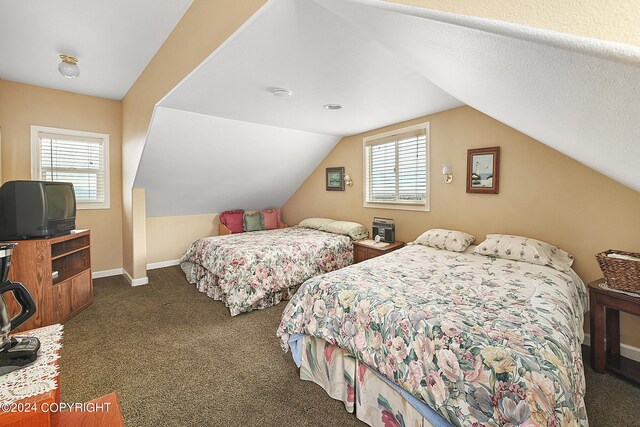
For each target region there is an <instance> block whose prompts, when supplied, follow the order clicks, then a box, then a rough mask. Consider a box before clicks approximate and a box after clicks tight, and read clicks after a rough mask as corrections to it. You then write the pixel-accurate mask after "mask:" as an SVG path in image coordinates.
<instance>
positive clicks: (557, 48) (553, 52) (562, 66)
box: [318, 0, 640, 191]
mask: <svg viewBox="0 0 640 427" xmlns="http://www.w3.org/2000/svg"><path fill="white" fill-rule="evenodd" d="M318 2H319V3H320V4H322V5H324V6H325V7H327V8H329V9H330V10H332V11H333V12H334V13H336V14H337V15H339V16H341V17H342V18H344V19H346V20H347V21H349V22H351V23H353V24H354V25H355V26H357V27H358V28H360V29H361V30H362V31H363V32H365V33H366V34H367V35H368V36H369V37H371V38H372V39H374V40H376V41H378V42H379V43H380V44H381V45H383V46H385V47H386V48H387V49H389V50H390V51H392V52H394V54H396V55H397V56H398V57H399V58H400V59H401V60H403V61H404V62H405V63H407V64H410V65H411V66H412V67H414V68H415V69H416V70H419V72H420V73H421V74H423V75H424V76H425V77H427V78H428V79H429V80H430V81H432V82H433V83H435V84H436V85H438V86H439V87H440V88H442V89H444V90H445V91H446V92H447V93H449V94H451V95H453V96H454V97H456V98H457V99H459V100H461V101H462V102H464V103H465V104H467V105H470V106H471V107H474V108H475V109H477V110H480V111H482V112H483V113H485V114H487V115H489V116H491V117H493V118H494V119H496V120H499V121H501V122H503V123H505V124H507V125H509V126H511V127H513V128H514V129H517V130H519V131H520V132H522V133H524V134H526V135H528V136H531V137H532V138H534V139H536V140H538V141H540V142H542V143H544V144H546V145H548V146H550V147H552V148H554V149H556V150H558V151H560V152H561V153H564V154H566V155H568V156H569V157H572V158H574V159H575V160H578V161H579V162H581V163H584V164H585V165H587V166H589V167H590V168H592V169H594V170H596V171H598V172H600V173H602V174H604V175H606V176H608V177H610V178H612V179H614V180H616V181H618V182H620V183H622V184H624V185H626V186H628V187H630V188H632V189H634V190H636V191H640V172H639V171H638V162H639V161H640V127H639V126H637V123H638V121H639V120H640V102H638V100H639V99H640V49H639V48H637V47H632V46H626V45H621V44H614V43H608V42H602V41H598V40H593V39H586V38H579V37H574V36H569V35H564V34H560V33H554V32H552V31H547V30H537V29H534V28H530V27H524V26H519V25H514V24H508V23H503V22H496V21H489V20H485V19H479V18H472V17H463V16H457V15H452V14H448V13H443V12H434V11H429V10H424V9H417V8H411V7H407V6H400V5H395V4H393V5H392V4H385V3H381V2H371V1H341V0H318Z"/></svg>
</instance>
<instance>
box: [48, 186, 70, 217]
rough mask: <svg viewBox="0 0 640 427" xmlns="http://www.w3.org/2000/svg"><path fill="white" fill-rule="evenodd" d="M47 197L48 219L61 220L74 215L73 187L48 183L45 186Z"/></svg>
mask: <svg viewBox="0 0 640 427" xmlns="http://www.w3.org/2000/svg"><path fill="white" fill-rule="evenodd" d="M45 192H46V197H47V217H48V220H49V221H57V220H63V219H66V218H70V217H73V216H74V212H73V208H74V206H75V203H74V200H73V199H74V195H73V187H71V186H70V185H65V184H62V185H60V184H55V183H53V184H49V183H47V185H46V186H45Z"/></svg>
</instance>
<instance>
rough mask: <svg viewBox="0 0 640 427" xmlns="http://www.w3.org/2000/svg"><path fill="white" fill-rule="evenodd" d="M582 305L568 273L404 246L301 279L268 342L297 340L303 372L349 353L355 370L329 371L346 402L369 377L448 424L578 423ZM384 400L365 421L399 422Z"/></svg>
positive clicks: (581, 415)
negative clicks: (340, 383)
mask: <svg viewBox="0 0 640 427" xmlns="http://www.w3.org/2000/svg"><path fill="white" fill-rule="evenodd" d="M586 298H587V297H586V289H585V286H584V283H583V282H582V281H581V280H580V278H579V277H578V276H577V275H576V274H575V273H574V272H573V271H572V270H571V271H568V272H561V271H558V270H555V269H553V268H550V267H546V266H541V265H534V264H529V263H525V262H520V261H510V260H505V259H500V258H493V257H487V256H482V255H474V254H464V253H454V252H449V251H445V250H440V249H434V248H430V247H426V246H421V245H411V246H407V247H405V248H403V249H400V250H398V251H395V252H393V253H391V254H388V255H385V256H383V257H379V258H375V259H372V260H369V261H365V262H363V263H360V264H356V265H353V266H351V267H348V268H345V269H342V270H339V271H335V272H332V273H329V274H325V275H322V276H318V277H315V278H313V279H311V280H308V281H307V282H306V283H304V284H303V285H302V286H301V287H300V289H299V290H298V292H297V293H296V295H295V296H294V297H293V299H292V300H291V301H290V302H289V304H288V305H287V307H286V308H285V311H284V313H283V317H282V322H281V324H280V327H279V329H278V332H277V335H278V337H279V339H280V340H281V344H282V346H283V349H285V351H286V350H287V349H288V348H289V345H290V343H293V342H294V338H295V337H300V336H303V337H305V340H304V341H302V342H303V343H304V346H305V348H304V349H303V350H302V353H303V358H306V359H308V360H307V363H306V366H307V370H309V371H313V370H316V371H318V372H320V371H321V370H319V369H318V368H317V367H316V366H317V365H318V364H319V363H320V362H322V361H323V360H325V359H326V361H327V366H330V365H332V364H335V363H333V362H330V360H331V359H332V358H333V359H335V353H336V351H334V350H335V349H336V348H338V349H339V350H344V352H345V353H348V354H349V355H352V356H351V357H352V358H353V359H354V361H355V362H354V363H355V365H354V366H357V367H358V368H357V369H356V370H355V371H354V370H353V369H351V370H350V371H349V370H348V369H346V368H344V366H345V365H348V364H349V363H351V362H349V359H348V358H343V360H344V361H343V362H340V368H339V369H341V370H342V369H346V370H344V372H345V373H344V375H343V376H344V378H349V379H350V384H347V386H346V388H345V391H344V392H343V395H344V396H345V397H344V399H343V401H344V402H345V405H347V401H348V400H351V401H353V399H354V397H353V395H354V394H357V397H356V399H357V400H358V401H359V400H360V399H361V398H360V394H361V393H360V391H357V390H356V391H354V390H353V389H354V388H357V387H358V384H359V381H360V386H362V384H361V382H362V381H363V380H362V379H361V378H362V377H363V375H362V374H363V373H366V372H368V371H369V370H371V371H374V372H375V373H376V374H377V375H379V376H380V378H381V379H384V380H385V381H387V382H389V383H392V384H393V385H394V387H395V388H397V389H400V390H401V391H403V392H405V393H407V394H408V395H409V396H410V397H414V398H416V399H414V400H417V401H419V402H420V404H423V403H426V405H428V407H429V408H431V409H433V411H435V412H437V414H438V415H439V418H441V419H444V420H446V422H447V423H450V424H453V425H458V426H463V425H464V426H484V425H486V426H498V425H500V426H501V425H504V426H524V425H527V426H534V425H535V426H559V425H562V426H564V425H581V426H585V425H588V421H587V416H586V410H585V406H584V399H583V398H584V393H585V381H584V371H583V362H582V357H581V352H580V348H581V343H582V340H583V330H582V323H583V313H584V309H585V307H586V306H587V303H586ZM318 340H323V341H321V342H326V344H325V346H324V350H322V346H320V347H319V348H320V350H316V347H317V346H318V345H317V343H316V342H317V341H318ZM291 349H292V351H293V350H294V346H293V345H292V347H291ZM298 350H299V349H298ZM299 353H300V351H298V357H300V354H299ZM318 354H320V356H317V355H318ZM322 354H324V356H322ZM303 365H304V363H303ZM331 369H333V367H331ZM323 370H324V371H326V372H322V373H321V374H322V375H324V376H325V377H327V376H329V375H330V369H329V368H328V367H327V368H324V369H323ZM303 373H304V372H303V369H301V378H302V377H303ZM307 374H308V373H307ZM309 375H311V374H309ZM352 376H353V377H356V376H357V377H358V378H360V380H355V379H353V378H352ZM337 377H338V375H334V378H337ZM305 379H309V378H305ZM374 379H375V378H374ZM312 380H313V379H312ZM332 381H333V380H332ZM316 382H317V383H319V384H321V381H318V380H316ZM347 382H348V383H349V381H347ZM321 385H323V384H321ZM323 387H325V389H326V390H328V392H329V388H330V387H327V386H325V385H323ZM334 388H335V387H334ZM385 393H386V392H385ZM385 393H380V394H378V393H377V392H376V396H378V397H377V404H378V405H379V406H381V409H382V412H381V418H380V417H378V421H377V422H376V423H373V422H371V421H368V422H369V423H370V424H380V423H381V424H385V425H387V424H388V425H403V424H405V423H406V422H407V420H406V418H407V417H406V416H405V417H404V418H403V417H402V415H396V416H395V418H394V409H393V408H392V407H391V406H393V405H392V404H391V403H389V402H391V400H390V399H387V398H385V396H384V395H383V394H385ZM329 394H330V395H331V394H332V393H330V392H329ZM338 394H339V393H338ZM334 397H336V396H334ZM336 398H339V397H336ZM374 400H375V399H374ZM404 402H405V403H406V400H404ZM418 406H419V405H418ZM356 412H357V411H356ZM362 419H364V418H362ZM380 419H381V420H382V421H380ZM418 425H441V424H439V422H438V421H437V420H435V421H431V422H427V421H426V419H425V421H424V422H421V423H418Z"/></svg>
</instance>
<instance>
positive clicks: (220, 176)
mask: <svg viewBox="0 0 640 427" xmlns="http://www.w3.org/2000/svg"><path fill="white" fill-rule="evenodd" d="M148 139H149V141H153V144H152V145H148V146H146V147H145V149H144V153H143V155H142V160H141V161H140V166H139V169H138V175H137V177H136V186H139V187H143V188H145V195H146V209H147V216H174V215H191V214H200V213H212V212H222V211H225V210H229V209H238V208H243V209H263V208H271V207H278V208H279V207H280V206H282V205H283V204H284V202H285V201H286V200H287V199H288V198H289V197H290V196H291V194H293V193H294V192H295V191H296V190H297V189H298V187H299V186H300V184H302V182H303V181H304V180H305V179H306V178H307V176H308V175H309V173H311V171H312V170H313V169H315V167H316V166H317V165H318V163H320V161H321V160H322V159H323V158H324V157H325V156H326V155H327V154H329V151H331V149H332V148H333V147H334V146H335V144H336V143H337V142H338V140H339V138H338V137H336V136H330V135H320V134H314V133H309V132H302V131H297V130H291V129H284V128H278V127H274V126H265V125H260V124H256V123H247V122H240V121H236V120H229V119H223V118H219V117H212V116H207V115H204V114H194V113H189V112H184V111H179V110H173V109H169V108H163V107H158V108H156V111H155V113H154V117H153V123H152V126H151V133H150V134H149V137H148ZM158 148H160V149H158ZM159 165H160V166H161V169H158V166H159Z"/></svg>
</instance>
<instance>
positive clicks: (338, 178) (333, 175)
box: [327, 167, 344, 191]
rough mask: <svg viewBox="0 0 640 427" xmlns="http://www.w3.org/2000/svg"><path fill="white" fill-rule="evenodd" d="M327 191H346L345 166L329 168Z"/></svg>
mask: <svg viewBox="0 0 640 427" xmlns="http://www.w3.org/2000/svg"><path fill="white" fill-rule="evenodd" d="M327 191H344V167H340V168H327Z"/></svg>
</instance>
